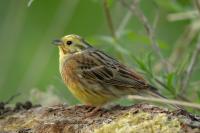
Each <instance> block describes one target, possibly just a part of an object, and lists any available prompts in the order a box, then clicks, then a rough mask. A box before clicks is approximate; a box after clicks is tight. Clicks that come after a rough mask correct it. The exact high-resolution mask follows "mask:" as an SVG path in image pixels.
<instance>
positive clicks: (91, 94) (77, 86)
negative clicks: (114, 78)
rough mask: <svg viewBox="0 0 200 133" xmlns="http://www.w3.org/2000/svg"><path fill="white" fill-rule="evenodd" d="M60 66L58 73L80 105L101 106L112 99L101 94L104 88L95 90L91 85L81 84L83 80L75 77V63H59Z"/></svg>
mask: <svg viewBox="0 0 200 133" xmlns="http://www.w3.org/2000/svg"><path fill="white" fill-rule="evenodd" d="M60 65H61V66H60V73H61V76H62V79H63V81H64V83H65V84H66V86H67V87H68V89H69V90H70V91H71V93H72V94H73V95H74V96H75V97H76V98H77V99H78V100H80V101H81V102H82V103H84V104H87V105H94V106H101V105H103V104H105V103H107V102H109V101H111V100H112V99H114V97H113V96H111V95H108V94H105V93H103V90H102V89H105V88H97V87H98V86H95V88H93V87H94V86H93V85H91V84H87V83H84V84H83V82H82V80H84V79H82V78H81V77H78V76H77V73H76V67H77V65H76V62H75V61H73V60H72V61H67V63H60ZM99 87H101V86H99Z"/></svg>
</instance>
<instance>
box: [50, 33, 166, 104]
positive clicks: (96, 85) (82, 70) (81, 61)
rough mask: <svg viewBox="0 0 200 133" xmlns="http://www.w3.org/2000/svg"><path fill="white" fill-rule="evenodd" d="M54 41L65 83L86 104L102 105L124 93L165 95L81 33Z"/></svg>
mask: <svg viewBox="0 0 200 133" xmlns="http://www.w3.org/2000/svg"><path fill="white" fill-rule="evenodd" d="M53 43H54V44H55V45H57V46H58V48H59V56H60V57H59V61H60V64H59V65H60V66H59V69H60V74H61V76H62V79H63V80H64V83H65V84H66V85H67V87H68V88H69V90H70V91H71V92H72V94H73V95H74V96H75V97H76V98H77V99H79V100H80V101H81V102H83V103H84V104H87V105H93V106H102V105H104V104H105V103H107V102H110V101H112V100H114V99H117V98H120V97H122V96H125V95H145V94H149V95H152V96H155V97H163V96H161V95H160V94H159V93H158V92H157V89H156V88H154V87H152V86H151V85H149V84H148V83H147V82H146V81H145V80H144V78H143V77H142V76H140V75H139V74H137V73H136V72H135V71H133V70H132V69H130V68H128V67H127V66H125V65H123V64H122V63H120V62H119V61H117V60H116V59H114V58H112V57H110V56H108V55H107V54H105V53H104V52H102V51H100V50H98V49H96V48H94V47H92V46H91V45H90V44H89V43H88V42H86V41H85V40H84V39H83V38H82V37H80V36H78V35H67V36H64V37H62V38H61V39H60V40H54V42H53Z"/></svg>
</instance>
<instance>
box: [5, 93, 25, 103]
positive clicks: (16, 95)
mask: <svg viewBox="0 0 200 133" xmlns="http://www.w3.org/2000/svg"><path fill="white" fill-rule="evenodd" d="M19 95H21V93H17V94H15V95H12V96H11V97H10V98H9V99H8V100H7V101H6V102H5V104H9V103H10V102H11V101H12V100H13V99H15V98H16V97H18V96H19Z"/></svg>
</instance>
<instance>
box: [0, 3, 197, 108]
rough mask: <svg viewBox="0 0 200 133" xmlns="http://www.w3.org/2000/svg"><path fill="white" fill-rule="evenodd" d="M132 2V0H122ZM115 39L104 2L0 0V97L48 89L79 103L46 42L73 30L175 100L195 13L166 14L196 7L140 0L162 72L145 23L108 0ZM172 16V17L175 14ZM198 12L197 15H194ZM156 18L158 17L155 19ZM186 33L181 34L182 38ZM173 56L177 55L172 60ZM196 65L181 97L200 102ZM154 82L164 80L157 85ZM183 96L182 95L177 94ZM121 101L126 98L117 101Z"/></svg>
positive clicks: (187, 56) (25, 96)
mask: <svg viewBox="0 0 200 133" xmlns="http://www.w3.org/2000/svg"><path fill="white" fill-rule="evenodd" d="M127 2H128V3H130V4H131V2H132V0H127ZM108 5H109V9H110V12H111V16H112V20H113V26H114V29H115V31H116V32H117V41H114V40H113V38H112V36H111V35H110V30H109V27H108V25H107V20H106V17H105V12H104V10H103V1H99V0H86V1H83V0H73V1H72V0H51V1H42V0H29V1H28V0H20V1H17V0H4V1H0V20H1V21H0V29H1V30H0V44H1V48H0V100H6V99H8V97H10V96H12V95H15V94H16V93H18V92H20V93H21V96H20V97H18V99H17V100H26V99H29V97H30V95H31V93H30V92H31V90H32V89H35V88H38V89H39V91H43V92H45V91H47V90H48V86H53V88H55V90H54V94H55V95H58V96H59V97H62V98H64V99H65V100H64V101H67V102H68V103H71V104H75V103H77V102H78V101H77V100H76V99H74V97H73V96H72V95H71V94H70V92H68V90H67V89H66V87H65V85H64V84H63V82H62V80H61V78H60V75H59V71H58V50H57V48H55V47H54V46H53V45H51V41H52V40H53V39H56V38H59V37H61V36H63V35H66V34H72V33H73V34H78V35H81V36H83V37H84V38H86V40H88V41H89V42H90V43H91V44H93V45H94V46H95V47H97V48H99V49H101V50H103V51H105V52H106V53H108V54H110V55H112V56H114V57H115V58H117V59H119V60H121V61H122V62H124V63H125V64H127V65H129V66H130V67H134V68H135V69H136V70H137V71H138V72H140V73H142V74H143V75H144V76H145V78H146V79H148V80H149V82H150V83H151V84H153V85H154V86H156V87H157V88H159V90H160V91H161V92H162V94H163V95H166V96H167V97H169V98H176V97H177V95H178V94H179V92H180V87H181V82H182V80H183V79H184V76H185V71H186V69H187V67H188V65H189V62H190V60H191V57H192V53H193V51H194V50H195V45H196V43H197V36H198V35H197V34H195V35H193V36H192V38H190V40H189V41H188V40H187V41H188V42H187V43H186V42H185V41H186V40H184V39H187V36H190V35H191V34H192V33H194V32H193V31H191V32H187V30H186V28H188V27H189V26H190V27H191V26H192V25H193V24H194V23H193V22H196V21H197V20H198V22H200V21H199V18H198V17H190V16H189V17H188V18H187V17H186V18H184V19H177V20H170V19H169V17H170V15H175V19H176V18H178V17H179V13H183V15H184V13H186V12H192V11H195V7H194V6H193V2H192V1H188V0H149V1H147V0H140V5H139V7H140V9H141V10H142V11H143V12H144V14H145V16H146V17H147V18H148V19H149V22H150V24H151V25H154V24H155V34H156V40H157V42H158V44H159V47H160V49H161V53H162V55H163V57H164V59H166V61H167V62H168V63H169V68H170V70H169V71H168V72H165V71H163V67H162V64H161V60H160V58H159V57H158V56H157V55H156V51H154V50H153V49H152V46H151V44H150V40H149V38H148V36H147V34H146V31H145V29H144V26H143V25H142V23H141V22H140V21H139V20H138V18H137V17H135V16H133V15H132V13H131V12H130V11H129V10H128V9H127V8H126V7H124V6H123V5H122V4H121V3H120V2H119V0H108ZM176 15H177V17H176ZM197 16H198V15H197ZM156 19H157V20H156ZM185 34H186V37H185V36H184V35H185ZM176 58H177V59H176ZM199 67H200V63H199V62H197V63H196V64H195V67H194V71H193V73H192V75H191V77H190V80H189V85H188V86H187V89H186V92H187V93H185V94H187V95H185V97H186V98H187V99H189V100H191V101H192V102H199V103H200V91H199V90H200V89H199V85H200V76H199V75H200V68H199ZM158 80H159V81H160V82H162V83H163V84H164V86H163V85H162V84H159V82H158ZM181 95H182V94H181ZM120 102H122V103H124V104H126V103H127V102H126V101H124V100H121V101H120Z"/></svg>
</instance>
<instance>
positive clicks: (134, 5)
mask: <svg viewBox="0 0 200 133" xmlns="http://www.w3.org/2000/svg"><path fill="white" fill-rule="evenodd" d="M120 2H121V4H122V5H123V6H124V7H126V8H128V9H129V10H131V11H132V13H133V15H135V16H136V17H138V19H139V20H140V22H141V23H142V24H143V26H144V28H145V30H146V32H147V35H148V37H149V39H150V41H151V45H152V48H153V50H154V52H155V53H156V54H157V56H158V57H159V58H160V60H161V62H162V64H163V67H164V68H165V71H166V72H168V67H167V66H168V64H167V62H166V60H165V59H164V58H163V56H162V54H161V50H160V48H159V46H158V43H157V41H156V38H155V34H154V29H153V27H152V26H151V25H150V23H149V21H148V19H147V17H146V16H145V15H144V13H143V12H142V11H141V10H140V9H139V8H138V3H139V0H133V2H132V4H131V6H129V4H127V3H126V2H125V0H120Z"/></svg>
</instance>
